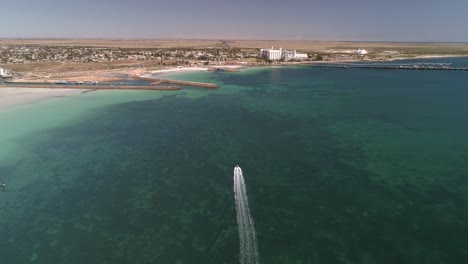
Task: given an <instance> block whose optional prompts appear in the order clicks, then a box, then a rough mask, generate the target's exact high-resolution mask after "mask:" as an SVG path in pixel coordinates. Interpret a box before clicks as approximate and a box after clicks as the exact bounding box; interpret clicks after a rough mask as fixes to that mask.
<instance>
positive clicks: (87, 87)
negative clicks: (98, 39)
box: [0, 83, 181, 91]
mask: <svg viewBox="0 0 468 264" xmlns="http://www.w3.org/2000/svg"><path fill="white" fill-rule="evenodd" d="M2 87H3V88H6V87H8V88H11V87H18V88H47V89H77V90H146V91H175V90H181V87H180V86H176V85H171V86H169V85H168V86H163V85H161V86H154V85H144V86H130V85H118V86H116V85H73V84H68V85H59V84H24V83H21V84H19V83H17V84H15V83H2V84H0V88H2Z"/></svg>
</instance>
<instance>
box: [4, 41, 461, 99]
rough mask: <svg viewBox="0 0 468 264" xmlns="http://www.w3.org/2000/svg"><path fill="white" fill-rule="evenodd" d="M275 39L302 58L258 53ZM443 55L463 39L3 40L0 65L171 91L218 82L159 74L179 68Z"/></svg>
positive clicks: (45, 83)
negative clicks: (142, 83)
mask: <svg viewBox="0 0 468 264" xmlns="http://www.w3.org/2000/svg"><path fill="white" fill-rule="evenodd" d="M272 46H275V47H277V48H280V47H281V48H283V49H288V50H294V52H295V51H296V50H297V51H298V52H300V53H302V54H304V57H303V58H302V59H301V60H268V59H265V58H261V57H259V51H260V49H262V48H268V47H272ZM362 51H365V52H362ZM448 56H468V45H465V44H463V43H385V42H336V41H335V42H329V41H303V40H301V41H299V40H297V41H286V40H193V39H192V40H182V39H181V40H157V39H154V40H153V39H118V40H116V39H0V68H1V69H5V71H8V72H10V75H9V76H8V77H9V78H8V79H7V80H8V81H10V82H17V83H22V84H24V83H34V86H32V85H31V87H48V88H59V87H63V86H61V85H59V84H55V83H57V82H60V81H62V80H63V81H67V82H69V83H73V85H70V84H69V85H66V88H76V89H87V88H84V86H83V85H74V83H90V82H99V83H108V84H110V83H112V84H113V86H109V85H102V86H101V85H99V86H93V87H92V88H93V89H135V90H141V89H146V90H171V89H172V90H173V89H175V87H176V86H178V85H181V86H196V87H202V88H218V87H219V86H218V85H216V84H204V83H192V82H187V81H177V80H165V79H164V78H159V77H158V75H164V74H166V73H176V72H183V71H223V72H236V71H238V70H239V68H242V67H252V66H254V67H259V66H272V65H274V66H279V65H296V64H302V63H325V64H327V63H339V62H357V61H359V62H376V61H392V60H400V59H408V58H433V57H448ZM150 74H151V75H150ZM147 76H153V77H154V76H156V77H154V78H147ZM134 79H137V80H147V81H149V82H150V83H151V84H150V85H148V87H144V88H142V87H139V86H138V87H136V86H135V87H134V86H128V85H120V84H119V82H121V81H123V80H134ZM171 79H174V78H171ZM167 85H172V86H167ZM2 86H5V84H4V85H2ZM23 86H24V85H23ZM168 87H170V88H168Z"/></svg>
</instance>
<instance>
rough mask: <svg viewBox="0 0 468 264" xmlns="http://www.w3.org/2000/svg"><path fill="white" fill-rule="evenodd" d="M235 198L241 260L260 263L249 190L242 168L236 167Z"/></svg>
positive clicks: (242, 261)
mask: <svg viewBox="0 0 468 264" xmlns="http://www.w3.org/2000/svg"><path fill="white" fill-rule="evenodd" d="M234 198H235V201H236V213H237V225H238V227H239V246H240V252H239V261H240V263H241V264H251V263H259V254H258V247H257V234H256V233H255V226H254V222H253V219H252V217H251V216H250V210H249V202H248V199H247V190H246V188H245V183H244V177H243V176H242V169H241V168H240V167H239V166H236V167H235V168H234Z"/></svg>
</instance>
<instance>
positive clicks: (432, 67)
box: [310, 63, 468, 71]
mask: <svg viewBox="0 0 468 264" xmlns="http://www.w3.org/2000/svg"><path fill="white" fill-rule="evenodd" d="M310 66H312V67H321V68H342V69H376V70H429V71H468V67H452V66H451V65H450V63H415V64H383V63H382V64H343V63H330V64H328V63H327V64H310Z"/></svg>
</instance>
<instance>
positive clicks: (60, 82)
mask: <svg viewBox="0 0 468 264" xmlns="http://www.w3.org/2000/svg"><path fill="white" fill-rule="evenodd" d="M55 84H68V81H67V80H60V81H57V82H55Z"/></svg>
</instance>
